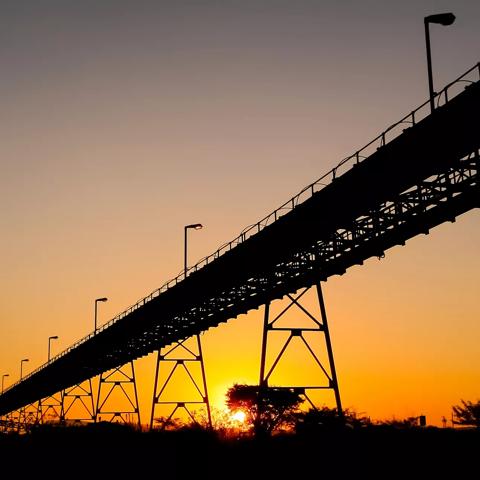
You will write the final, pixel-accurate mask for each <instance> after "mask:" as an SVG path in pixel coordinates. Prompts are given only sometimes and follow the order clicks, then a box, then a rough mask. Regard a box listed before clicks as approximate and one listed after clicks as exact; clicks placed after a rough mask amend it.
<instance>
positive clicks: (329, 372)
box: [259, 283, 343, 416]
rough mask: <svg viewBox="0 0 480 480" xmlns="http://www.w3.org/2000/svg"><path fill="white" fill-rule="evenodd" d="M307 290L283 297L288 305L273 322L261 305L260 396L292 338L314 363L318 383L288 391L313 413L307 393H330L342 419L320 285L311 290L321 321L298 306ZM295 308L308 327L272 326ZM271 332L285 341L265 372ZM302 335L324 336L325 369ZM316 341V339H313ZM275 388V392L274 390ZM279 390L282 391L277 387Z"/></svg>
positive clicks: (313, 404)
mask: <svg viewBox="0 0 480 480" xmlns="http://www.w3.org/2000/svg"><path fill="white" fill-rule="evenodd" d="M310 288H311V287H307V288H304V289H303V290H302V291H301V292H300V293H298V294H297V295H290V294H287V298H288V299H289V303H288V305H287V306H286V307H285V308H283V309H282V311H281V312H280V313H279V314H278V315H275V316H274V318H273V319H271V318H270V317H271V314H270V302H268V303H267V304H266V305H265V315H264V321H263V335H262V353H261V360H260V381H259V387H260V394H261V392H262V390H265V389H266V388H268V387H269V384H268V382H269V379H270V378H271V376H272V374H273V373H274V371H275V369H276V368H277V367H278V364H279V362H280V361H281V360H282V358H283V357H284V356H285V353H286V351H287V349H288V347H289V345H291V343H292V340H293V339H294V338H299V339H300V341H301V343H302V344H303V346H304V347H305V348H306V351H307V352H308V354H309V355H310V357H311V358H312V359H313V360H314V362H315V364H316V366H317V370H318V373H319V375H318V380H317V383H316V384H310V385H290V386H288V387H284V388H288V389H293V390H294V391H296V392H297V393H299V394H300V395H302V396H303V397H305V399H306V400H307V402H308V403H309V404H310V406H311V407H312V408H314V409H316V408H317V406H316V405H315V402H314V401H313V400H312V398H311V396H310V394H309V393H310V391H313V390H332V391H333V392H334V395H335V403H336V407H337V412H338V413H339V415H340V416H343V410H342V402H341V400H340V390H339V388H338V380H337V373H336V369H335V360H334V356H333V349H332V343H331V340H330V332H329V329H328V321H327V312H326V309H325V302H324V299H323V292H322V286H321V284H320V283H317V284H315V289H316V293H317V298H318V304H319V310H320V315H321V319H318V317H317V316H316V315H313V314H312V312H311V311H309V310H307V308H306V307H305V306H304V305H302V303H301V299H302V297H303V296H304V295H305V294H306V293H307V292H308V291H309V290H310ZM292 307H296V308H297V309H299V310H300V312H301V314H303V315H306V316H307V317H308V319H309V320H310V323H311V326H301V325H299V324H296V325H294V326H284V325H282V326H278V325H276V324H277V322H279V320H281V319H282V317H284V316H285V314H286V313H287V312H288V311H289V310H290V309H291V308H292ZM274 332H288V334H289V335H288V337H287V339H286V340H285V342H284V343H283V346H282V347H281V349H280V351H279V353H278V354H277V355H276V357H275V360H274V361H273V362H272V365H271V366H270V368H269V369H268V370H267V346H268V337H269V334H272V333H274ZM306 332H309V333H310V334H312V333H317V334H318V333H319V334H321V335H323V336H324V340H325V348H326V352H327V359H328V360H327V361H328V365H327V366H325V365H324V364H323V363H322V361H321V360H320V359H319V357H318V355H317V353H315V350H314V348H312V340H311V339H309V337H307V336H306V335H305V333H306ZM316 337H318V335H316ZM275 388H277V389H278V388H279V387H278V386H275ZM280 388H282V387H280Z"/></svg>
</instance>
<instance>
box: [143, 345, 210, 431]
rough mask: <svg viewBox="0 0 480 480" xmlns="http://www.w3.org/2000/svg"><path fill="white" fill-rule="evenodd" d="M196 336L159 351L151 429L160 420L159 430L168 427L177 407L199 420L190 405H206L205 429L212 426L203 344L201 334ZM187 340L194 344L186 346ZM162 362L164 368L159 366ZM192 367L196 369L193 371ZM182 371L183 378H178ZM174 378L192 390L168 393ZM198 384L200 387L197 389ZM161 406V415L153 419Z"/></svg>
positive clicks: (190, 418)
mask: <svg viewBox="0 0 480 480" xmlns="http://www.w3.org/2000/svg"><path fill="white" fill-rule="evenodd" d="M195 337H196V338H193V337H190V339H185V340H181V341H179V342H175V343H174V344H173V346H170V347H168V348H162V349H160V350H159V351H158V356H157V365H156V369H155V380H154V382H155V383H154V388H153V399H152V410H151V415H150V429H152V428H154V422H157V423H159V424H160V428H162V429H165V428H166V427H168V426H169V424H170V423H171V420H172V418H173V416H174V415H175V413H177V411H178V410H181V411H183V413H185V414H186V415H187V418H188V419H189V420H191V421H193V422H194V423H198V420H197V419H196V418H195V416H194V412H193V411H192V410H191V407H192V406H195V405H200V406H201V405H203V406H205V409H206V415H207V418H206V421H207V424H208V428H212V417H211V411H210V401H209V398H208V389H207V378H206V374H205V364H204V359H203V352H202V343H201V340H200V335H196V336H195ZM188 343H193V344H194V345H190V346H189V345H188ZM195 350H196V351H195ZM169 364H170V367H169ZM161 365H162V366H163V368H161ZM195 367H196V369H197V372H195V371H194V369H195ZM164 370H165V373H164ZM182 374H183V377H184V378H183V380H182V379H180V378H179V377H180V375H182ZM200 377H201V378H200ZM175 381H181V382H182V386H187V387H188V386H190V390H191V392H190V393H189V394H183V396H179V395H178V394H175V395H173V394H172V395H169V393H170V392H169V386H170V385H171V384H172V383H174V382H175ZM200 384H201V385H202V388H200ZM189 407H190V408H189ZM160 409H162V412H160V413H163V414H164V415H161V416H160V417H159V418H155V415H156V413H157V412H158V411H159V410H160Z"/></svg>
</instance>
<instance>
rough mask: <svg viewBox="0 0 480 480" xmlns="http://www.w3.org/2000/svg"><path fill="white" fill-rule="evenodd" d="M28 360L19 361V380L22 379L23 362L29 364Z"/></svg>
mask: <svg viewBox="0 0 480 480" xmlns="http://www.w3.org/2000/svg"><path fill="white" fill-rule="evenodd" d="M29 361H30V359H28V358H24V359H23V360H21V361H20V380H21V379H22V378H23V363H24V362H29Z"/></svg>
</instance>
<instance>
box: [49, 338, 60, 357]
mask: <svg viewBox="0 0 480 480" xmlns="http://www.w3.org/2000/svg"><path fill="white" fill-rule="evenodd" d="M52 340H58V336H57V335H53V336H52V337H48V361H50V342H51V341H52Z"/></svg>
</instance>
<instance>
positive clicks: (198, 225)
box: [183, 223, 203, 278]
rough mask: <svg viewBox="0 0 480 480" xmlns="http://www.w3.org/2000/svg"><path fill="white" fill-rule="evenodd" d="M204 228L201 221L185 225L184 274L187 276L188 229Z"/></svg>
mask: <svg viewBox="0 0 480 480" xmlns="http://www.w3.org/2000/svg"><path fill="white" fill-rule="evenodd" d="M201 228H203V225H202V224H201V223H192V224H191V225H185V227H184V232H185V242H184V257H183V276H184V278H187V268H188V267H187V231H188V230H200V229H201Z"/></svg>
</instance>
